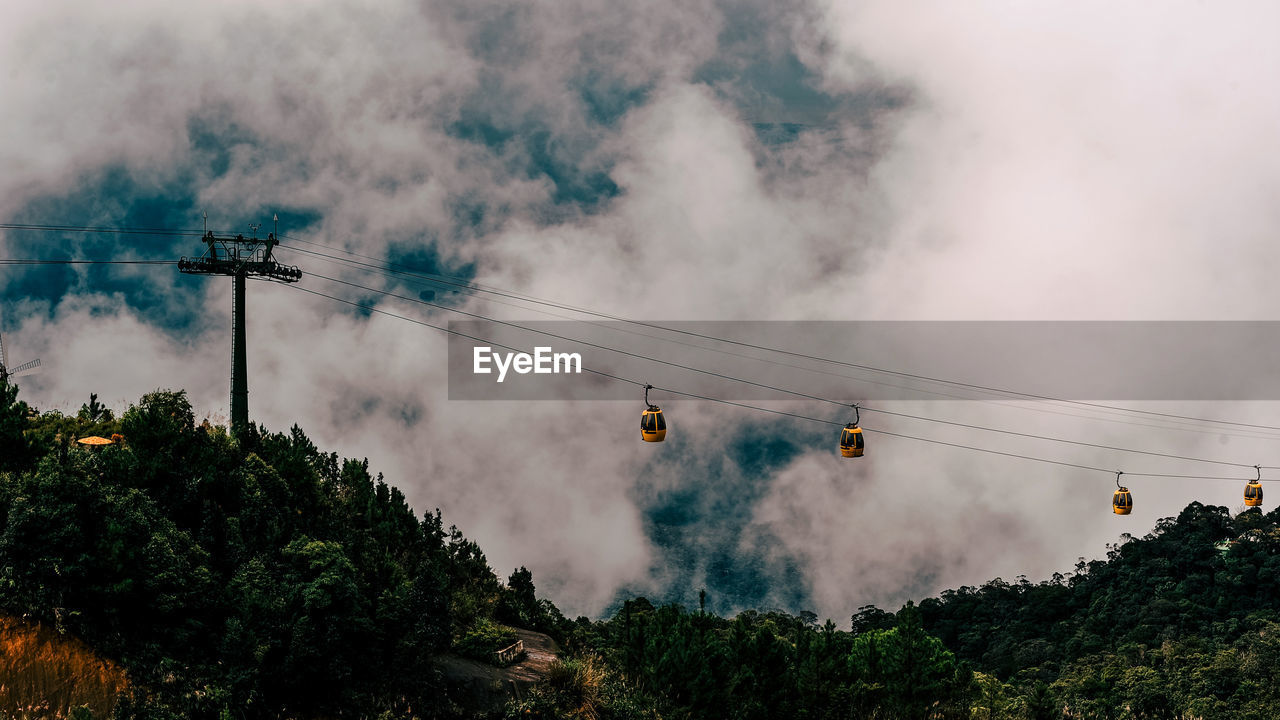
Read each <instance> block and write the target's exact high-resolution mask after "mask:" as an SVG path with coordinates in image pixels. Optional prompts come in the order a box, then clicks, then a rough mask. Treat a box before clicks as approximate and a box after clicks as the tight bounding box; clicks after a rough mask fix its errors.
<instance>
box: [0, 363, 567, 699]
mask: <svg viewBox="0 0 1280 720" xmlns="http://www.w3.org/2000/svg"><path fill="white" fill-rule="evenodd" d="M0 393H3V394H0V447H2V448H3V449H4V452H3V453H0V558H2V559H3V561H2V563H0V611H2V612H4V613H7V614H9V615H12V616H29V617H31V618H36V619H39V620H42V621H45V622H46V623H47V624H50V625H52V626H54V627H56V628H57V629H59V630H64V631H67V632H69V633H71V634H73V635H74V636H77V637H79V638H82V639H83V640H84V641H86V642H88V643H89V644H90V645H91V646H92V647H94V648H95V649H96V650H97V651H98V652H99V653H101V654H103V655H104V656H106V657H109V658H112V659H115V660H118V661H119V662H120V664H122V665H123V666H124V667H125V669H126V670H127V671H128V672H129V675H130V677H131V679H132V681H133V683H134V685H135V687H136V688H139V689H138V690H137V692H136V693H135V696H134V697H132V698H128V699H126V701H125V702H123V703H121V705H120V706H119V707H118V708H117V713H118V714H120V715H121V716H123V717H131V716H135V714H136V715H137V716H140V717H219V716H222V715H223V714H224V713H226V712H231V711H234V713H233V714H232V715H229V717H370V716H376V715H378V714H379V713H384V712H386V713H390V714H391V715H390V716H393V717H410V716H414V715H417V716H423V717H427V716H447V715H448V712H449V704H448V702H447V699H446V698H445V695H444V694H443V692H442V687H441V686H440V681H439V680H438V678H437V674H436V673H435V672H434V671H433V670H432V668H431V666H430V661H431V659H432V656H433V655H435V654H438V653H441V652H444V651H446V650H448V649H449V648H450V646H451V645H455V644H457V645H463V646H465V645H467V644H468V641H473V640H474V639H475V638H474V637H473V636H472V635H471V634H470V633H469V631H476V634H478V635H481V636H482V635H483V633H484V631H485V630H486V629H487V628H488V626H489V625H490V623H488V622H486V621H488V620H490V619H495V618H496V619H498V620H506V621H508V622H514V623H520V624H522V625H524V626H525V627H531V628H539V627H552V626H554V624H555V623H554V620H555V618H554V617H552V616H549V615H548V612H551V613H554V612H555V611H554V608H553V607H552V606H550V604H549V603H539V602H538V601H537V600H536V598H534V597H533V586H532V582H531V579H530V578H529V576H528V573H527V571H524V572H517V573H516V574H515V576H513V581H512V582H511V585H512V587H511V588H508V587H506V586H504V585H503V584H502V583H501V582H500V581H499V580H498V578H497V577H496V576H495V575H494V573H493V571H492V570H491V569H490V568H489V566H488V563H487V561H486V559H485V556H484V554H483V553H482V552H481V550H480V548H479V547H478V546H477V545H476V544H475V543H474V542H471V541H469V540H467V539H466V538H464V537H463V536H462V534H461V532H459V531H458V530H457V529H456V528H446V527H445V526H444V523H443V521H442V519H441V516H440V514H439V513H438V512H436V513H426V514H424V515H422V516H421V517H417V516H415V514H414V512H413V511H412V510H411V509H410V508H409V507H408V505H407V504H406V503H405V499H404V496H403V495H402V494H401V493H400V491H399V490H397V489H396V488H394V487H391V486H389V485H388V484H387V483H386V482H384V481H383V479H382V478H381V477H380V476H379V477H371V476H370V473H369V470H368V463H367V462H364V461H355V460H339V459H338V457H337V456H336V455H334V454H326V453H323V452H320V451H319V450H317V449H316V447H315V446H314V445H313V444H312V443H311V442H310V441H309V440H308V439H307V438H306V436H305V435H304V434H303V433H302V431H301V430H300V429H298V428H297V427H294V428H293V429H292V430H291V431H290V432H289V433H261V432H257V431H256V430H255V431H254V432H251V433H250V434H249V436H248V437H247V438H245V440H244V441H243V442H239V443H238V442H236V441H233V440H232V439H231V438H230V437H228V435H227V434H226V432H225V431H224V430H223V429H222V428H220V427H214V426H210V425H208V424H204V425H197V424H196V423H195V421H194V416H193V413H192V408H191V406H190V404H189V403H188V401H187V400H186V397H185V395H184V394H183V393H181V392H156V393H152V394H149V395H147V396H145V397H143V398H142V400H141V401H140V402H139V403H138V404H137V405H135V406H133V407H131V408H130V409H129V410H128V411H127V412H125V413H123V415H122V416H121V417H120V418H119V419H114V418H111V417H110V415H109V413H104V411H102V410H100V409H99V410H97V411H96V412H95V411H94V410H93V409H91V408H88V407H86V408H85V409H83V410H82V411H81V413H80V417H78V418H68V417H63V416H61V415H58V414H56V413H47V414H44V415H40V416H35V417H28V414H29V413H28V409H27V408H26V406H25V405H24V404H23V403H21V402H19V401H16V391H15V389H14V388H13V387H12V386H8V385H3V386H0ZM113 433H118V434H120V435H122V436H123V438H124V440H123V441H122V442H120V443H117V444H114V445H107V446H104V447H100V448H94V449H89V448H84V447H82V446H79V445H77V444H75V443H74V442H72V436H73V435H76V434H78V435H80V436H84V435H88V434H97V435H103V436H108V437H109V436H110V435H111V434H113ZM522 580H523V585H522V582H521V581H522Z"/></svg>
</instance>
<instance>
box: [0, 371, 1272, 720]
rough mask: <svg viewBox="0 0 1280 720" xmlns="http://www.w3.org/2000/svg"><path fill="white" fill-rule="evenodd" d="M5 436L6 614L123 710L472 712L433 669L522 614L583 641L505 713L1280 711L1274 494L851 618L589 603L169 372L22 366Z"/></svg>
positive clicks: (296, 436)
mask: <svg viewBox="0 0 1280 720" xmlns="http://www.w3.org/2000/svg"><path fill="white" fill-rule="evenodd" d="M88 435H97V436H102V437H107V438H111V437H115V436H119V441H118V442H115V443H113V444H110V445H106V446H102V447H98V448H87V447H83V446H80V445H79V444H77V443H75V442H74V439H75V438H77V437H84V436H88ZM0 448H2V449H3V452H0V615H5V616H9V617H17V618H33V619H37V620H40V621H42V622H44V623H46V624H48V625H49V626H50V627H53V628H55V629H56V630H57V631H59V632H64V633H67V634H69V635H72V636H75V637H77V638H80V639H82V640H83V641H85V642H86V643H88V645H89V646H91V647H92V648H94V649H95V651H96V652H98V653H100V654H101V655H102V656H104V657H107V658H110V659H111V660H112V662H115V663H118V664H119V665H120V666H121V667H123V668H124V669H125V670H126V671H127V672H128V675H129V678H130V680H131V689H130V691H129V692H128V693H127V694H126V695H125V696H124V697H122V698H121V699H120V701H119V702H118V703H116V705H115V708H114V714H115V715H116V716H118V717H122V718H124V717H138V718H142V717H146V718H153V717H154V718H178V717H183V718H186V717H198V718H215V717H216V718H224V717H240V718H258V717H261V718H284V717H297V718H330V717H351V718H363V717H387V718H412V717H421V718H427V717H441V718H444V717H460V716H463V715H464V714H465V712H464V711H463V710H462V709H461V707H460V706H459V705H458V704H457V703H455V702H454V700H453V699H452V697H451V688H450V687H449V684H448V681H447V680H446V678H445V677H443V676H442V674H441V672H440V671H439V669H438V668H437V667H436V666H435V665H434V664H433V661H434V660H435V659H436V658H437V657H440V656H443V655H445V654H447V653H452V654H457V655H466V656H470V657H476V658H480V659H484V658H487V657H489V655H491V651H492V650H493V649H495V646H496V645H499V644H503V643H505V642H508V641H509V640H510V638H511V637H512V636H511V634H510V628H511V627H518V628H526V629H533V630H540V631H542V632H546V633H548V634H550V635H552V636H553V637H554V638H555V639H557V640H558V641H559V642H560V643H561V645H562V646H563V647H564V648H565V649H566V651H567V654H566V658H565V660H564V662H561V663H557V664H556V665H554V666H553V669H552V672H551V674H550V675H549V676H548V677H547V678H546V680H545V682H543V683H542V684H541V685H539V686H538V687H537V688H536V689H535V690H534V691H532V692H529V693H525V694H522V695H521V696H519V697H513V698H512V699H511V701H510V702H509V703H508V704H507V706H506V707H505V708H502V709H496V710H493V711H491V712H489V713H488V714H489V715H491V716H501V715H504V714H505V715H507V716H510V717H547V718H550V717H582V718H659V717H662V718H708V719H710V718H781V717H786V718H903V719H916V718H919V719H921V720H923V719H925V718H1062V717H1064V716H1065V717H1074V718H1117V719H1118V718H1191V717H1195V718H1274V717H1277V716H1280V684H1278V683H1277V682H1276V681H1277V671H1276V668H1277V667H1280V592H1278V591H1280V512H1277V511H1273V512H1271V513H1265V514H1264V513H1262V512H1260V511H1258V510H1257V509H1251V510H1249V511H1247V512H1244V513H1242V514H1240V515H1238V516H1235V517H1232V516H1231V515H1230V513H1229V512H1228V511H1227V509H1226V508H1221V507H1212V506H1204V505H1200V504H1199V503H1192V504H1191V505H1189V506H1188V507H1187V508H1186V509H1185V510H1184V511H1183V512H1182V513H1181V514H1180V515H1179V516H1178V517H1177V518H1167V519H1165V520H1162V521H1160V523H1159V524H1158V525H1157V526H1156V527H1155V529H1154V530H1153V531H1152V532H1151V533H1150V534H1149V535H1147V536H1145V537H1143V538H1133V537H1128V536H1124V537H1122V538H1121V542H1120V543H1119V544H1117V545H1115V546H1114V547H1111V548H1110V549H1109V552H1108V554H1107V557H1106V558H1105V559H1102V560H1097V561H1094V562H1084V561H1081V563H1080V564H1078V565H1077V566H1076V568H1075V569H1074V571H1073V572H1070V573H1067V574H1059V575H1055V576H1054V577H1053V578H1051V579H1050V580H1048V581H1046V582H1042V583H1034V584H1033V583H1030V582H1027V581H1026V580H1025V579H1020V580H1019V581H1018V582H1016V583H1012V584H1011V583H1006V582H1004V581H1003V580H1000V579H996V580H993V581H991V582H988V583H987V584H985V585H983V586H981V587H977V588H974V587H964V588H960V589H958V590H949V591H946V592H944V593H942V594H941V595H940V596H939V597H936V598H928V599H924V600H922V601H921V602H919V603H918V604H914V603H908V604H907V605H906V606H904V607H903V608H901V609H900V610H898V611H897V612H889V611H886V610H882V609H879V608H874V607H866V608H862V609H861V610H860V611H859V612H858V613H857V614H855V615H854V616H853V617H852V618H850V623H849V625H847V626H845V625H843V624H842V625H840V626H837V624H836V623H835V622H833V621H831V620H828V621H826V622H825V623H819V621H818V618H817V617H816V616H815V615H814V614H813V613H808V612H801V613H799V614H798V615H793V614H790V613H787V612H782V611H746V612H742V613H739V614H738V615H737V616H736V617H733V618H722V617H718V616H716V615H713V614H710V613H707V612H705V611H704V609H703V607H699V608H698V609H696V610H694V609H689V608H684V607H681V606H678V605H667V606H655V605H654V604H652V603H650V602H649V601H648V600H645V599H644V598H634V599H630V600H627V601H625V602H621V603H620V604H619V607H618V608H617V610H616V612H612V613H610V616H609V617H607V618H603V619H599V620H591V619H588V618H585V617H583V618H578V619H576V620H572V621H571V620H568V619H566V618H564V617H563V616H561V614H560V612H559V611H558V610H557V609H556V608H555V606H554V605H553V604H552V603H550V602H549V601H547V600H546V599H540V598H538V597H537V595H536V590H535V586H534V579H533V577H532V574H531V573H529V571H528V570H526V569H525V568H518V569H516V570H515V571H514V572H513V573H511V574H510V576H509V577H508V578H507V579H506V581H505V582H503V581H502V580H501V579H500V578H499V577H498V576H497V575H496V574H495V573H494V571H493V569H491V568H490V567H489V565H488V562H487V560H486V558H485V555H484V553H483V552H482V551H481V549H480V547H479V546H478V545H477V544H476V543H474V542H473V541H470V540H468V539H466V538H465V537H464V536H463V534H462V533H461V532H460V531H459V530H458V529H457V528H454V527H446V526H445V523H444V520H443V518H442V516H441V514H440V512H439V511H438V510H437V511H433V512H427V513H423V514H421V515H418V514H415V512H414V511H413V510H412V509H410V508H409V506H408V505H407V503H406V502H405V498H404V496H403V495H402V494H401V492H400V491H399V490H397V489H396V488H395V487H392V486H391V485H390V484H388V483H387V482H386V481H385V480H384V479H383V478H382V477H381V476H380V475H373V474H371V473H370V470H369V463H368V461H365V460H360V461H357V460H352V459H345V460H344V459H339V458H338V456H337V455H336V454H332V453H325V452H322V451H321V450H319V449H318V448H316V447H315V445H314V444H313V443H312V442H311V441H310V440H309V439H307V437H306V435H305V434H304V433H303V432H302V430H301V429H300V428H298V427H297V426H295V427H293V428H291V429H290V430H289V432H287V433H272V432H268V431H267V430H266V429H264V428H261V427H256V426H255V427H251V428H249V429H248V431H247V432H246V433H245V434H244V435H243V436H242V437H239V438H233V437H231V436H229V435H228V434H227V432H226V431H225V430H224V429H223V428H221V427H218V426H213V425H210V424H209V423H207V422H205V423H201V424H197V423H196V421H195V415H194V413H193V410H192V408H191V406H190V403H189V402H188V401H187V399H186V396H185V394H184V393H182V392H168V391H157V392H154V393H150V394H148V395H146V396H144V397H143V398H142V399H141V400H140V401H139V402H138V403H137V404H136V405H133V406H131V407H130V408H128V409H127V410H126V411H125V412H123V413H121V414H120V416H119V417H118V418H117V417H115V416H114V414H113V413H112V412H111V411H110V410H109V409H107V408H104V407H102V406H101V405H99V404H98V403H97V399H96V397H91V398H90V401H89V402H88V403H86V404H85V405H84V406H83V407H82V408H81V410H80V412H79V413H78V414H77V415H76V416H74V417H70V416H63V415H61V414H59V413H56V412H47V413H36V412H34V411H32V410H31V409H30V408H28V407H27V406H26V405H25V404H24V403H22V402H21V401H20V400H18V399H17V388H16V387H15V386H13V385H10V384H8V383H7V382H3V381H0ZM853 591H854V589H852V588H851V593H852V592H853ZM704 600H705V598H704ZM0 711H6V709H4V708H0ZM82 714H83V713H82Z"/></svg>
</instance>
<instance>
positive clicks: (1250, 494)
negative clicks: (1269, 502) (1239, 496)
mask: <svg viewBox="0 0 1280 720" xmlns="http://www.w3.org/2000/svg"><path fill="white" fill-rule="evenodd" d="M1253 468H1254V469H1255V470H1257V471H1258V479H1257V480H1254V481H1253V482H1251V483H1249V484H1248V485H1245V486H1244V504H1245V505H1248V506H1249V507H1258V506H1259V505H1261V504H1262V466H1260V465H1254V466H1253Z"/></svg>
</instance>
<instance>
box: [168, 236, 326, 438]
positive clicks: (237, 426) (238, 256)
mask: <svg viewBox="0 0 1280 720" xmlns="http://www.w3.org/2000/svg"><path fill="white" fill-rule="evenodd" d="M273 220H274V222H275V223H276V230H277V231H278V230H279V221H280V218H279V216H278V215H277V216H275V217H273ZM250 228H252V230H253V237H249V238H246V237H245V236H244V235H236V236H235V237H233V238H231V237H217V236H215V235H214V234H213V232H211V231H210V230H209V216H208V214H206V215H205V233H204V237H203V238H201V240H202V241H203V242H204V243H205V245H206V246H207V247H206V248H205V252H204V255H202V256H200V257H198V258H186V257H183V258H181V259H180V260H178V272H183V273H189V274H193V275H230V276H231V277H232V278H234V283H233V285H232V298H231V433H232V434H233V435H235V436H236V437H237V438H239V437H241V436H242V433H244V432H245V431H246V430H247V429H248V427H249V379H248V360H247V353H246V349H245V304H244V284H245V280H247V279H249V278H251V277H260V278H266V279H269V280H276V281H278V282H285V283H294V282H297V281H299V280H301V279H302V271H301V270H299V269H298V268H296V267H293V266H292V265H281V264H280V263H278V262H276V261H275V259H273V258H272V257H271V250H272V249H273V248H274V247H275V246H276V245H278V244H279V241H278V240H277V239H276V236H277V234H278V233H277V232H272V233H270V234H268V235H267V239H266V240H260V239H258V226H257V225H251V226H250Z"/></svg>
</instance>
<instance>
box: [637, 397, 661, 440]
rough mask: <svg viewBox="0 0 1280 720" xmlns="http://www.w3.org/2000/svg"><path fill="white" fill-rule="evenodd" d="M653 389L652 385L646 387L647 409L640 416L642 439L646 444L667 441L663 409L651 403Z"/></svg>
mask: <svg viewBox="0 0 1280 720" xmlns="http://www.w3.org/2000/svg"><path fill="white" fill-rule="evenodd" d="M652 388H653V386H652V385H645V386H644V404H645V406H646V407H645V411H644V412H643V413H642V414H641V415H640V439H641V440H644V441H645V442H662V441H663V440H666V439H667V421H666V419H665V418H664V417H662V409H661V408H659V407H658V406H657V405H653V404H650V402H649V390H650V389H652Z"/></svg>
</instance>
